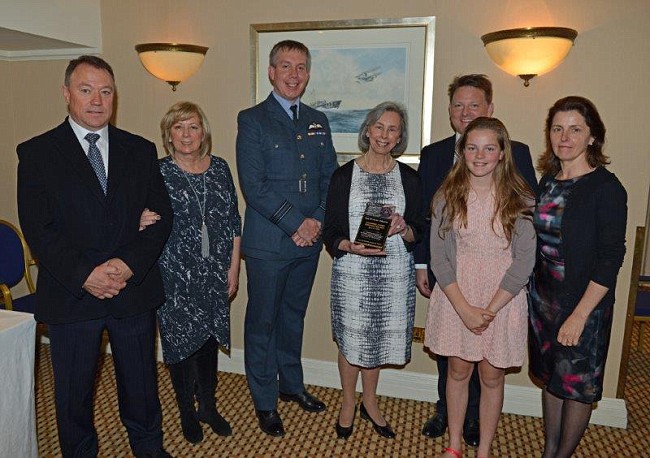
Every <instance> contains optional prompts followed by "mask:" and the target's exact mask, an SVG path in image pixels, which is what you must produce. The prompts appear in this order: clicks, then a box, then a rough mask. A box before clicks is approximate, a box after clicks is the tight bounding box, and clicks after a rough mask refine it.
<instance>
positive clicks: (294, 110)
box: [289, 105, 298, 124]
mask: <svg viewBox="0 0 650 458" xmlns="http://www.w3.org/2000/svg"><path fill="white" fill-rule="evenodd" d="M289 109H290V110H291V114H292V116H291V119H293V123H294V124H296V123H297V122H298V105H291V107H289Z"/></svg>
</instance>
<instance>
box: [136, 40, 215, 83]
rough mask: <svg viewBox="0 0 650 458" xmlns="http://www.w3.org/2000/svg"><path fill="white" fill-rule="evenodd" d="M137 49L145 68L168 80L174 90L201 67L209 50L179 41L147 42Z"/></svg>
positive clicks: (154, 74) (157, 76) (159, 77)
mask: <svg viewBox="0 0 650 458" xmlns="http://www.w3.org/2000/svg"><path fill="white" fill-rule="evenodd" d="M135 50H136V51H137V52H138V57H139V58H140V61H141V62H142V65H144V68H146V69H147V71H148V72H149V73H151V74H152V75H153V76H155V77H156V78H158V79H161V80H163V81H166V82H168V83H169V84H170V85H171V87H172V91H175V90H176V86H178V84H180V83H181V82H182V81H185V80H186V79H188V78H189V77H190V76H192V75H193V74H194V73H195V72H196V71H197V70H198V69H199V67H200V66H201V64H202V63H203V59H204V58H205V53H206V52H208V48H206V47H205V46H197V45H185V44H177V43H145V44H141V45H136V46H135Z"/></svg>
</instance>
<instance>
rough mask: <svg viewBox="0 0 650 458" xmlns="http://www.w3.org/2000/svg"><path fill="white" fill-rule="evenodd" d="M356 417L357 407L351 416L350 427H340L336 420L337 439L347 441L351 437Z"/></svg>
mask: <svg viewBox="0 0 650 458" xmlns="http://www.w3.org/2000/svg"><path fill="white" fill-rule="evenodd" d="M356 416H357V406H356V405H355V406H354V414H353V415H352V424H350V426H341V423H339V421H338V420H336V436H337V437H338V438H339V439H347V438H348V437H350V435H352V431H353V430H354V417H356Z"/></svg>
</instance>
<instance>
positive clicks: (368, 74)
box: [354, 67, 382, 83]
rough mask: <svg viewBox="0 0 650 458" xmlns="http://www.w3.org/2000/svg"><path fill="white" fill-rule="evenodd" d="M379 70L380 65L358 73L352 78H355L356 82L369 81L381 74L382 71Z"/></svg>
mask: <svg viewBox="0 0 650 458" xmlns="http://www.w3.org/2000/svg"><path fill="white" fill-rule="evenodd" d="M380 70H381V67H375V68H371V69H370V70H366V71H365V72H361V73H359V74H358V75H357V76H355V77H354V78H355V79H356V80H357V83H370V82H371V81H374V80H375V78H377V77H378V76H379V75H381V73H382V72H381V71H380Z"/></svg>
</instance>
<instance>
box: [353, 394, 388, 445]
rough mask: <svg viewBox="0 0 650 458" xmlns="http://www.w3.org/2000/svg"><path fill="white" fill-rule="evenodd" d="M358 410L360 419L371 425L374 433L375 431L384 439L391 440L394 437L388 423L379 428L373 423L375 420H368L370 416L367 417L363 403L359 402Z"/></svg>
mask: <svg viewBox="0 0 650 458" xmlns="http://www.w3.org/2000/svg"><path fill="white" fill-rule="evenodd" d="M359 410H360V412H361V418H363V419H364V420H368V421H369V422H370V423H372V426H373V428H375V431H377V434H379V435H380V436H383V437H385V438H386V439H393V438H394V437H395V431H393V428H391V427H390V425H389V424H388V422H386V424H385V425H384V426H380V425H378V424H377V423H375V420H373V419H372V418H370V415H368V411H367V410H366V406H364V405H363V401H361V409H359Z"/></svg>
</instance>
